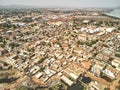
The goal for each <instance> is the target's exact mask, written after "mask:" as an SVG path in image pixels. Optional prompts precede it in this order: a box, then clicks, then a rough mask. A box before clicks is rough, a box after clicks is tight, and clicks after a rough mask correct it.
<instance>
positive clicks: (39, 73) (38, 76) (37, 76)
mask: <svg viewBox="0 0 120 90" xmlns="http://www.w3.org/2000/svg"><path fill="white" fill-rule="evenodd" d="M42 75H43V73H42V72H38V73H37V74H36V75H35V78H37V79H38V78H40V77H41V76H42Z"/></svg>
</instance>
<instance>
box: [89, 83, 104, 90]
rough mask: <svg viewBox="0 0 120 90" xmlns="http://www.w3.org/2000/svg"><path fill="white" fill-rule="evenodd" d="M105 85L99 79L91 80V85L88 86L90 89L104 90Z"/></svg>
mask: <svg viewBox="0 0 120 90" xmlns="http://www.w3.org/2000/svg"><path fill="white" fill-rule="evenodd" d="M104 89H105V86H104V85H102V84H100V83H99V82H97V81H91V82H90V84H89V86H88V90H104Z"/></svg>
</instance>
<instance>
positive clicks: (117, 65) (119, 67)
mask: <svg viewBox="0 0 120 90" xmlns="http://www.w3.org/2000/svg"><path fill="white" fill-rule="evenodd" d="M111 64H112V65H113V66H115V68H116V69H117V70H118V71H120V59H113V60H112V62H111Z"/></svg>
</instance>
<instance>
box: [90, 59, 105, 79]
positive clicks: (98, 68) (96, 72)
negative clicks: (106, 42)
mask: <svg viewBox="0 0 120 90" xmlns="http://www.w3.org/2000/svg"><path fill="white" fill-rule="evenodd" d="M104 67H105V64H104V63H102V62H99V61H96V62H95V64H94V65H93V66H92V68H91V72H92V73H93V74H94V75H95V76H97V77H99V76H100V74H101V72H102V70H103V68H104Z"/></svg>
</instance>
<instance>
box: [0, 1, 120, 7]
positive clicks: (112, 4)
mask: <svg viewBox="0 0 120 90" xmlns="http://www.w3.org/2000/svg"><path fill="white" fill-rule="evenodd" d="M0 5H32V6H40V7H117V6H120V0H0Z"/></svg>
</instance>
